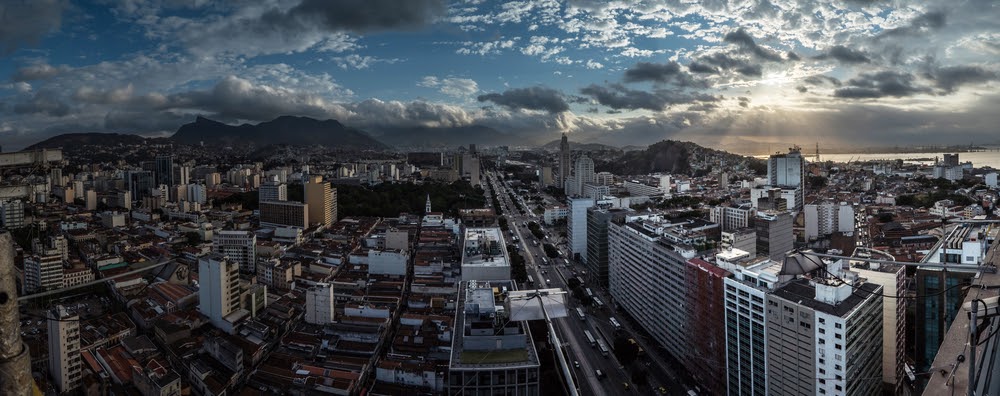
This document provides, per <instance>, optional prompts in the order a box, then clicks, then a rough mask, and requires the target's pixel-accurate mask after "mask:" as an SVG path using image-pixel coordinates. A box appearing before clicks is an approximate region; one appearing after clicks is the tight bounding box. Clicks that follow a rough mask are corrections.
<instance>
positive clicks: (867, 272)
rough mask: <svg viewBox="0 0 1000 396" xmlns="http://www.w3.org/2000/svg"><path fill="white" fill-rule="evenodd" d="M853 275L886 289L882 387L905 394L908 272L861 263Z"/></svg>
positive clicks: (889, 265) (900, 266)
mask: <svg viewBox="0 0 1000 396" xmlns="http://www.w3.org/2000/svg"><path fill="white" fill-rule="evenodd" d="M851 271H855V272H857V273H858V276H859V277H861V278H864V279H867V280H868V282H869V283H874V284H877V285H879V286H882V290H883V292H882V296H883V297H882V324H883V325H882V383H883V385H884V386H885V387H886V389H892V393H893V394H896V395H900V394H904V393H903V389H904V387H906V386H907V384H906V380H905V378H906V372H905V369H904V366H905V358H906V334H907V331H906V327H907V326H906V317H907V315H906V312H907V307H908V306H909V304H910V299H907V298H902V297H903V296H904V295H905V293H906V283H907V281H906V270H905V268H903V266H902V265H895V264H886V263H882V264H879V263H871V264H868V263H859V264H858V265H855V266H852V267H851Z"/></svg>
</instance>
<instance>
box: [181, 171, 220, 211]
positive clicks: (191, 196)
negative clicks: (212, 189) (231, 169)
mask: <svg viewBox="0 0 1000 396" xmlns="http://www.w3.org/2000/svg"><path fill="white" fill-rule="evenodd" d="M215 175H216V176H218V174H215ZM187 200H188V201H189V202H197V203H200V204H202V205H204V204H205V203H206V202H208V188H207V187H206V186H205V185H204V184H188V185H187Z"/></svg>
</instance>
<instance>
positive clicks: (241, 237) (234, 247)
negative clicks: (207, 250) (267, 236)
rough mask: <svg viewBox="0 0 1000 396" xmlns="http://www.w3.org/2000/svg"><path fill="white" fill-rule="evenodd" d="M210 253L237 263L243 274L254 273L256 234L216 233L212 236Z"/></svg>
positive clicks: (228, 231) (250, 232) (242, 232)
mask: <svg viewBox="0 0 1000 396" xmlns="http://www.w3.org/2000/svg"><path fill="white" fill-rule="evenodd" d="M212 251H213V252H215V253H219V254H222V255H224V256H226V257H227V258H228V259H229V260H230V261H232V262H235V263H237V265H239V268H240V271H242V272H244V273H254V271H256V269H257V264H256V260H257V234H254V233H253V231H241V230H224V231H219V232H216V233H215V234H214V235H213V236H212Z"/></svg>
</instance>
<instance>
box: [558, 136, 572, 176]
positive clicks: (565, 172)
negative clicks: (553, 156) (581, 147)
mask: <svg viewBox="0 0 1000 396" xmlns="http://www.w3.org/2000/svg"><path fill="white" fill-rule="evenodd" d="M571 163H572V162H571V156H570V151H569V140H568V139H567V138H566V134H565V133H564V134H563V135H562V140H561V141H560V142H559V187H560V188H565V187H566V179H568V178H569V174H570V168H571V167H572V165H570V164H571Z"/></svg>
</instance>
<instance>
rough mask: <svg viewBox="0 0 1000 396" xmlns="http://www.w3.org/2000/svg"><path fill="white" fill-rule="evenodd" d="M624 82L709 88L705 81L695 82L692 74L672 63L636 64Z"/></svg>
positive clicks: (627, 73) (626, 73) (626, 71)
mask: <svg viewBox="0 0 1000 396" xmlns="http://www.w3.org/2000/svg"><path fill="white" fill-rule="evenodd" d="M624 81H625V82H627V83H634V82H646V81H649V82H655V83H661V84H666V83H673V84H674V85H677V86H680V87H689V86H695V87H707V86H708V84H707V83H706V82H704V81H699V80H695V79H694V78H693V77H692V76H691V75H690V74H688V73H687V72H685V71H684V70H682V68H681V65H680V64H678V63H677V62H672V61H671V62H667V63H651V62H639V63H636V64H635V65H633V66H632V67H630V68H629V69H628V70H625V77H624Z"/></svg>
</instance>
